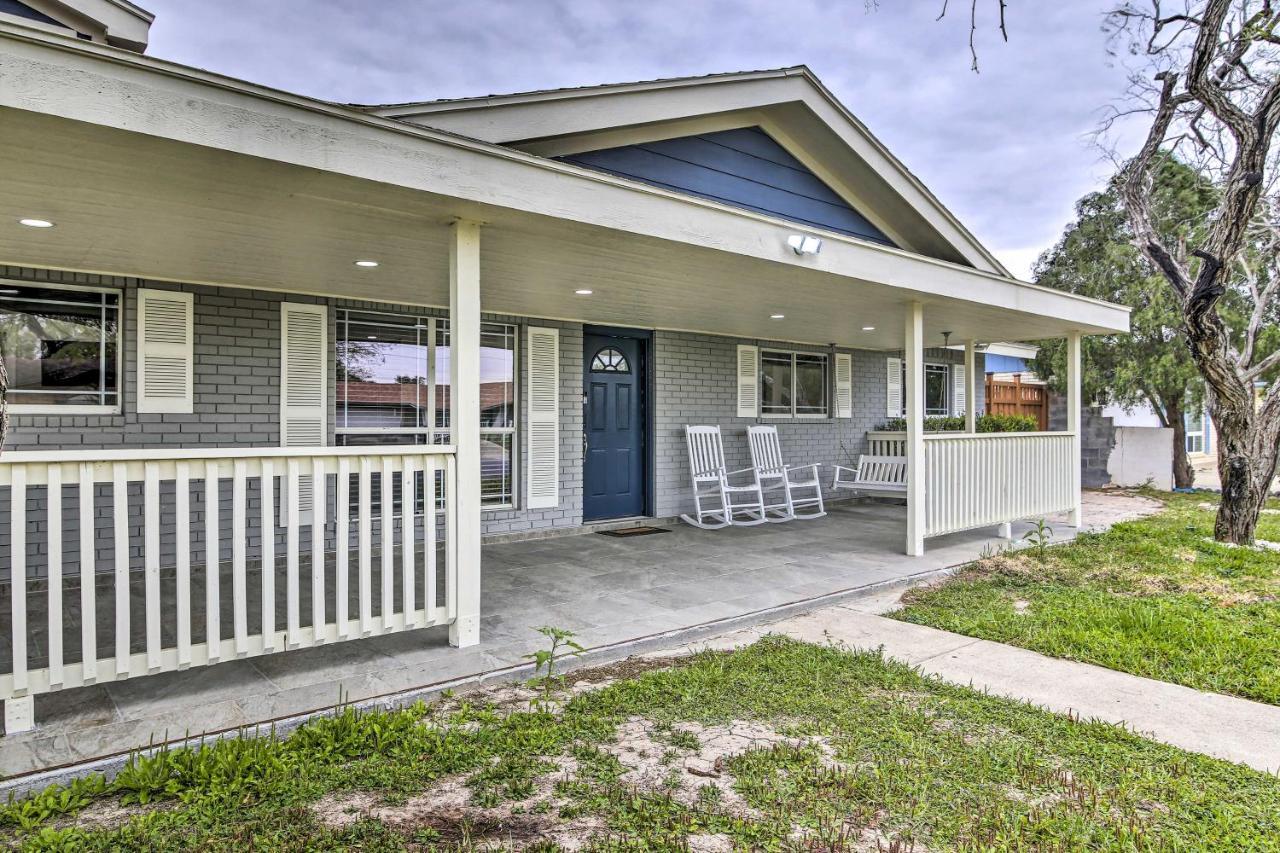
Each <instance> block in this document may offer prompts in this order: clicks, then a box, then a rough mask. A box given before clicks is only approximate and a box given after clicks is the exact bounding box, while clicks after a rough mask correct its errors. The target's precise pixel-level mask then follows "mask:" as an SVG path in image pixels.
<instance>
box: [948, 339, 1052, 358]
mask: <svg viewBox="0 0 1280 853" xmlns="http://www.w3.org/2000/svg"><path fill="white" fill-rule="evenodd" d="M947 349H952V350H961V351H962V350H964V344H952V345H951V346H949V347H947ZM978 350H979V351H980V352H984V353H986V354H987V355H1007V356H1009V357H1010V358H1035V357H1036V354H1037V353H1039V352H1040V347H1038V346H1036V345H1035V344H1022V343H1012V342H1009V341H998V342H996V343H990V344H980V345H979V346H978Z"/></svg>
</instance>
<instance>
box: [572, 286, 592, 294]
mask: <svg viewBox="0 0 1280 853" xmlns="http://www.w3.org/2000/svg"><path fill="white" fill-rule="evenodd" d="M574 293H576V294H578V295H579V296H590V295H591V294H592V293H593V291H590V290H588V289H586V288H585V287H584V288H582V289H581V290H575V291H574Z"/></svg>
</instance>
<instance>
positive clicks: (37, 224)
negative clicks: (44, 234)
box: [18, 219, 53, 228]
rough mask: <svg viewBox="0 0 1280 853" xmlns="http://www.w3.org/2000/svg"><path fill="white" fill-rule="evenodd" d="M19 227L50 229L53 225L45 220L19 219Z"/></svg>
mask: <svg viewBox="0 0 1280 853" xmlns="http://www.w3.org/2000/svg"><path fill="white" fill-rule="evenodd" d="M18 224H19V225H25V226H27V227H28V228H52V227H53V223H52V222H50V221H49V220H47V219H19V220H18Z"/></svg>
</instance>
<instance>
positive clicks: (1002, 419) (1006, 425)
mask: <svg viewBox="0 0 1280 853" xmlns="http://www.w3.org/2000/svg"><path fill="white" fill-rule="evenodd" d="M975 428H976V429H977V430H978V432H1036V431H1037V430H1039V429H1040V422H1039V421H1037V420H1036V419H1035V417H1034V416H1032V415H982V416H981V417H979V418H978V420H977V424H976V427H975Z"/></svg>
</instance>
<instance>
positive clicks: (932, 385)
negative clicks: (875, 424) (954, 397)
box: [889, 359, 951, 418]
mask: <svg viewBox="0 0 1280 853" xmlns="http://www.w3.org/2000/svg"><path fill="white" fill-rule="evenodd" d="M899 361H901V363H902V378H901V384H900V385H899V386H898V387H899V388H901V389H905V388H906V387H907V362H906V359H899ZM889 393H890V397H891V398H892V395H893V389H892V388H890V392H889ZM899 397H900V398H901V409H900V411H899V413H898V417H905V416H906V414H907V399H906V395H905V393H903V394H899ZM924 414H925V417H928V418H932V417H936V416H942V417H945V416H947V415H950V414H951V366H950V365H948V364H939V363H934V362H926V363H925V366H924Z"/></svg>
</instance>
